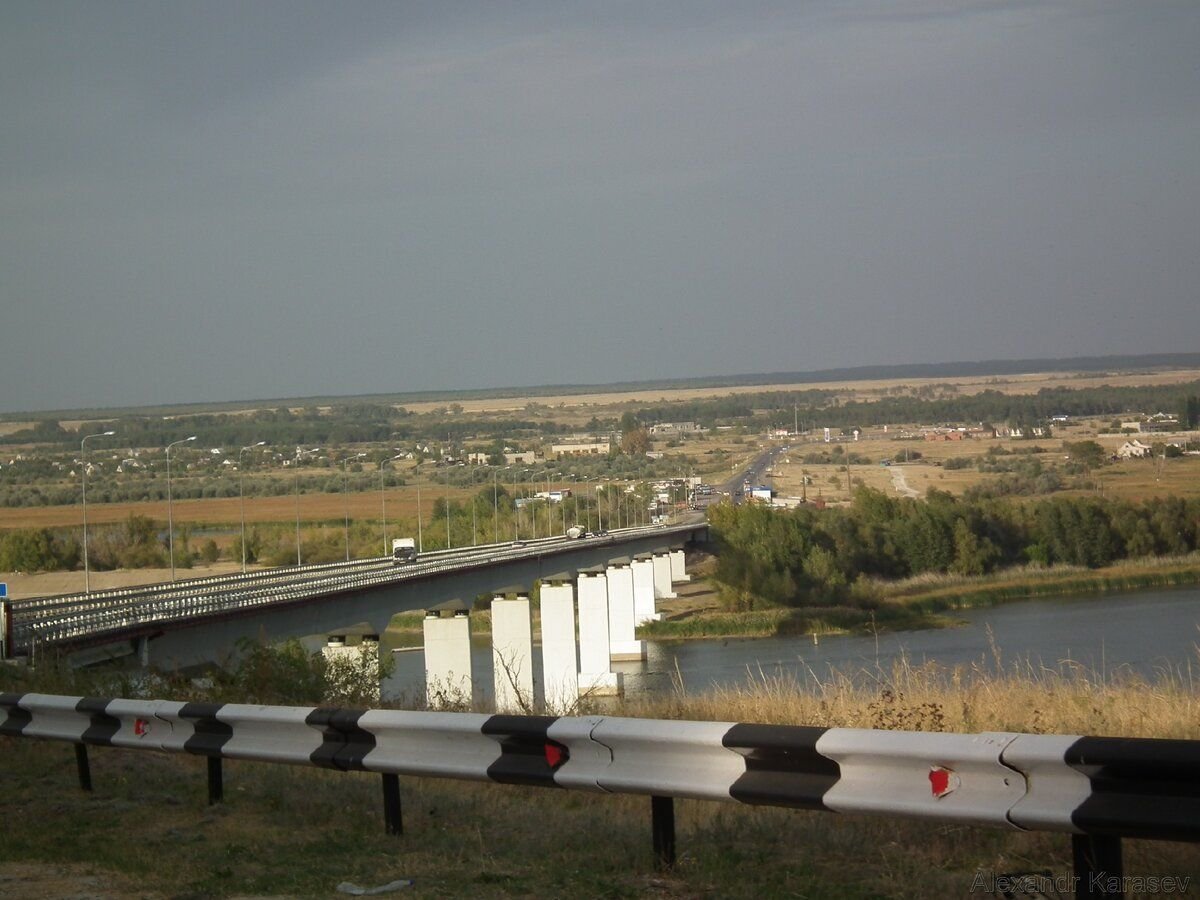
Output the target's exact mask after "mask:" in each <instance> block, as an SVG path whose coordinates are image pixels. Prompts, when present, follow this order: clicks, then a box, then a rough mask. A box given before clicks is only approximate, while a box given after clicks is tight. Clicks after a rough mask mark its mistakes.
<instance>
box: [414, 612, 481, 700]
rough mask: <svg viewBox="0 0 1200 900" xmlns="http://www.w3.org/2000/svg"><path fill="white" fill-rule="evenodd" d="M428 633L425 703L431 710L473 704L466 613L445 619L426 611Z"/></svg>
mask: <svg viewBox="0 0 1200 900" xmlns="http://www.w3.org/2000/svg"><path fill="white" fill-rule="evenodd" d="M424 632H425V703H426V705H427V706H428V707H429V708H430V709H441V708H443V707H446V706H462V705H464V704H465V705H470V703H471V701H472V696H473V692H472V682H471V620H470V618H469V617H468V616H467V614H466V613H465V612H464V613H461V614H456V615H454V616H452V617H447V618H442V617H441V616H439V615H438V613H436V612H430V613H427V614H426V616H425V622H424Z"/></svg>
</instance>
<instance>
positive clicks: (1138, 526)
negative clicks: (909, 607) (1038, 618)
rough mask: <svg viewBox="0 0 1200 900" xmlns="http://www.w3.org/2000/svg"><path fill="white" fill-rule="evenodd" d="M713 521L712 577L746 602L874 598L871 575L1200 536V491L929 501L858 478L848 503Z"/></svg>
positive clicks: (986, 567)
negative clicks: (1121, 497)
mask: <svg viewBox="0 0 1200 900" xmlns="http://www.w3.org/2000/svg"><path fill="white" fill-rule="evenodd" d="M709 522H710V524H711V526H712V529H713V535H714V539H715V540H716V542H717V545H718V548H719V550H718V557H717V567H716V570H715V572H714V575H713V579H714V581H715V582H716V583H717V585H718V587H719V588H720V590H721V593H722V597H723V599H724V601H725V605H726V606H727V608H730V609H735V610H753V609H764V608H770V607H778V606H792V607H797V606H802V605H805V604H809V603H813V602H819V603H832V602H844V603H845V602H849V603H865V604H867V605H870V602H871V598H868V597H858V598H856V596H855V591H854V590H851V589H850V586H853V585H856V584H857V583H859V582H860V580H861V578H862V577H863V576H874V577H883V578H896V577H905V576H910V575H918V574H921V573H925V572H939V573H954V574H959V575H983V574H986V573H988V572H990V571H992V570H993V569H996V568H998V567H1000V566H1008V565H1015V564H1018V563H1025V562H1035V563H1040V564H1043V565H1052V564H1055V563H1067V564H1071V565H1077V566H1086V567H1089V568H1098V567H1101V566H1106V565H1108V564H1110V563H1112V562H1114V561H1115V560H1119V559H1124V558H1136V557H1141V556H1147V555H1154V554H1172V555H1175V554H1184V553H1188V552H1190V551H1192V550H1195V549H1197V548H1198V547H1200V500H1194V499H1192V500H1185V499H1182V498H1179V497H1173V498H1168V499H1162V500H1154V501H1150V502H1146V503H1130V502H1124V501H1114V500H1106V499H1101V498H1096V497H1054V498H1051V499H1046V500H1042V501H1038V502H1036V503H1031V504H1020V505H1018V504H1014V503H1011V502H1007V501H1002V500H996V499H992V498H987V497H984V498H975V499H970V498H965V499H955V498H954V497H952V496H950V495H949V494H946V493H942V492H937V491H930V493H929V496H928V498H927V499H926V500H925V501H919V500H912V499H908V498H894V497H889V496H887V495H885V494H883V493H882V492H880V491H876V490H872V489H868V488H859V489H858V490H857V491H856V492H855V495H854V502H853V504H852V505H851V506H850V507H848V508H842V509H828V510H823V511H820V512H818V511H815V510H812V509H810V508H807V507H801V508H798V509H796V510H790V511H776V510H771V509H768V508H766V507H762V506H758V505H747V506H738V507H735V506H732V505H728V504H722V505H720V506H717V507H713V508H711V509H710V510H709Z"/></svg>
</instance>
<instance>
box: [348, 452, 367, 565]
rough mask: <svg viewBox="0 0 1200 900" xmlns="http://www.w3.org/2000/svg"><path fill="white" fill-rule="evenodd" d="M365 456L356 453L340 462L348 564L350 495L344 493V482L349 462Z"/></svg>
mask: <svg viewBox="0 0 1200 900" xmlns="http://www.w3.org/2000/svg"><path fill="white" fill-rule="evenodd" d="M366 455H367V454H365V453H356V454H354V455H353V456H348V457H346V458H345V459H343V460H342V501H343V502H344V503H345V505H346V562H350V495H349V494H348V493H347V492H346V482H347V480H348V478H349V475H348V472H349V467H350V462H351V460H355V459H362V458H363V457H364V456H366Z"/></svg>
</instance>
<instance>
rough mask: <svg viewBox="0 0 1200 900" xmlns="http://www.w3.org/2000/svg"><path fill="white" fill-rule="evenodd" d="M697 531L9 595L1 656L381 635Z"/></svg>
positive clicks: (211, 657) (168, 659)
mask: <svg viewBox="0 0 1200 900" xmlns="http://www.w3.org/2000/svg"><path fill="white" fill-rule="evenodd" d="M706 538H707V525H706V524H704V523H703V522H691V523H686V524H675V525H666V526H663V525H659V526H653V527H642V528H626V529H621V530H617V531H612V532H608V533H605V534H597V535H587V536H585V537H582V538H577V539H570V538H566V537H552V538H544V539H541V540H533V541H524V542H514V543H511V544H493V545H487V546H479V547H471V548H462V549H457V550H450V551H439V552H431V553H426V554H423V555H422V556H421V557H420V558H419V559H418V560H417V561H416V562H414V563H410V564H406V565H397V564H396V563H395V562H394V561H393V560H392V559H391V558H390V557H381V558H375V559H368V560H360V561H354V562H349V563H333V564H327V565H309V566H292V567H286V568H278V569H270V570H265V571H258V572H253V573H248V574H244V575H243V574H237V575H225V576H218V577H210V578H200V579H192V580H186V581H175V582H169V583H166V584H159V585H152V586H148V587H139V588H129V589H118V590H105V591H93V592H91V593H89V594H73V595H62V596H55V597H43V598H35V599H30V600H25V601H17V602H12V603H10V604H7V605H6V607H5V612H4V614H3V616H2V618H3V621H2V622H0V636H2V638H3V639H2V640H0V656H4V655H9V656H25V657H26V658H28V659H29V660H31V661H32V660H36V658H37V656H38V655H39V654H42V653H46V652H48V651H53V652H58V653H66V654H67V655H68V658H69V659H71V661H72V662H73V663H74V664H76V665H80V664H88V663H89V662H96V661H100V660H104V659H109V658H114V657H119V656H125V655H129V654H136V656H137V657H138V658H139V660H140V661H141V663H142V664H143V665H155V666H158V667H160V668H183V667H187V666H194V665H199V664H204V663H213V662H222V661H224V660H226V659H228V658H229V657H230V656H231V655H232V654H233V653H234V651H235V649H236V645H237V642H238V641H239V640H240V639H242V638H247V637H249V638H260V639H263V640H266V641H271V642H277V641H283V640H287V639H289V638H303V637H310V636H313V635H331V634H337V633H345V632H347V631H353V630H354V629H355V628H359V629H361V631H362V632H363V633H368V634H370V633H373V634H381V633H383V631H385V630H386V628H387V626H388V622H389V621H390V620H391V618H392V617H393V616H394V615H396V614H398V613H403V612H413V611H422V610H423V611H427V612H429V611H432V612H434V613H439V612H445V613H451V614H452V612H453V611H459V610H463V611H465V610H468V609H469V608H470V606H471V604H472V602H473V600H474V598H476V597H478V596H480V595H486V594H497V593H503V592H508V591H514V590H520V591H527V590H528V588H530V587H532V585H533V583H534V582H535V581H546V580H557V581H560V582H561V581H564V580H570V579H571V578H572V577H574V576H575V575H576V573H579V572H580V571H589V570H591V571H594V570H595V569H596V567H607V566H610V565H613V564H617V565H621V564H624V565H625V566H629V565H631V564H632V561H633V560H635V559H637V558H638V557H643V558H650V557H653V556H655V555H657V556H658V557H659V559H660V561H661V560H662V559H663V558H664V557H666V556H667V554H669V553H670V552H671V551H675V554H676V555H677V557H678V558H677V559H676V560H675V562H676V568H677V570H678V568H679V567H680V566H681V564H682V552H681V551H682V548H683V546H684V545H685V544H687V543H689V542H693V541H698V540H705V539H706ZM660 568H661V567H660ZM676 574H678V571H677V573H676ZM656 582H661V579H656ZM665 590H666V591H669V590H670V576H669V575H668V576H667V579H666V587H665ZM660 595H661V594H660ZM652 603H653V600H652V599H651V605H652ZM630 638H632V635H630Z"/></svg>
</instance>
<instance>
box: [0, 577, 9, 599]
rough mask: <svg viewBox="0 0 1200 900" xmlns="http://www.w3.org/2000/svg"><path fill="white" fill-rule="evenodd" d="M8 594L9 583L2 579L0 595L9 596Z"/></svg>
mask: <svg viewBox="0 0 1200 900" xmlns="http://www.w3.org/2000/svg"><path fill="white" fill-rule="evenodd" d="M7 596H8V585H7V584H6V583H5V582H3V581H0V597H7Z"/></svg>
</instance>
